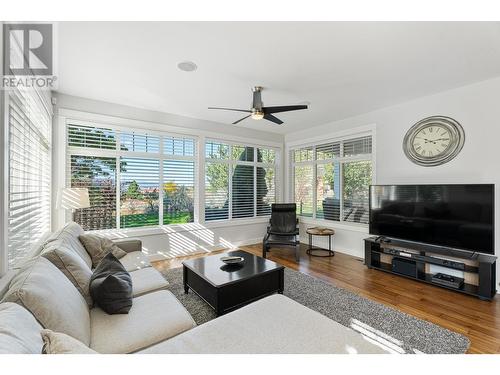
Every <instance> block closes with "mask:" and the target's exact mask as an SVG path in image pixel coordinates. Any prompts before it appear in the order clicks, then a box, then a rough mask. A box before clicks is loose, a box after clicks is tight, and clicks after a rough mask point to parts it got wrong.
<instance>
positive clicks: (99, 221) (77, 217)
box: [68, 154, 116, 231]
mask: <svg viewBox="0 0 500 375" xmlns="http://www.w3.org/2000/svg"><path fill="white" fill-rule="evenodd" d="M68 176H69V186H71V187H73V188H87V189H88V191H89V201H90V207H88V208H81V209H77V210H75V212H74V213H73V220H74V221H75V222H77V223H78V224H80V226H81V227H82V228H83V229H84V230H86V231H88V230H99V229H113V228H116V158H115V157H98V156H87V155H76V154H73V155H71V156H70V157H69V173H68Z"/></svg>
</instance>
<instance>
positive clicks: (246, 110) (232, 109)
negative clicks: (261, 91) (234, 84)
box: [208, 107, 252, 113]
mask: <svg viewBox="0 0 500 375" xmlns="http://www.w3.org/2000/svg"><path fill="white" fill-rule="evenodd" d="M208 109H222V110H224V111H236V112H247V113H252V111H250V110H249V109H236V108H221V107H208Z"/></svg>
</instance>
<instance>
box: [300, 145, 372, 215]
mask: <svg viewBox="0 0 500 375" xmlns="http://www.w3.org/2000/svg"><path fill="white" fill-rule="evenodd" d="M371 152H372V137H371V136H363V137H356V138H352V139H345V140H342V141H335V142H329V143H325V144H318V145H314V146H308V147H303V148H299V149H296V150H292V167H293V172H294V184H293V187H294V195H295V202H296V204H297V213H298V214H299V215H302V216H308V217H314V218H318V219H324V220H332V221H346V222H353V223H363V224H366V223H368V190H369V185H370V184H371V182H372V157H371Z"/></svg>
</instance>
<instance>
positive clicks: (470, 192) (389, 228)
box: [370, 184, 495, 254]
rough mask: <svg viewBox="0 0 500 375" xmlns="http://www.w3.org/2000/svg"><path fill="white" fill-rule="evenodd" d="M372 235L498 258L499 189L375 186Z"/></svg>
mask: <svg viewBox="0 0 500 375" xmlns="http://www.w3.org/2000/svg"><path fill="white" fill-rule="evenodd" d="M370 234H372V235H379V236H384V237H388V238H394V239H401V240H407V241H413V242H421V243H427V244H432V245H439V246H445V247H450V248H455V249H461V250H468V251H474V252H482V253H488V254H494V252H495V248H494V185H493V184H481V185H372V186H370Z"/></svg>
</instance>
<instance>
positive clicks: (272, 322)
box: [0, 223, 387, 354]
mask: <svg viewBox="0 0 500 375" xmlns="http://www.w3.org/2000/svg"><path fill="white" fill-rule="evenodd" d="M82 233H84V232H83V230H82V228H81V227H80V226H79V225H78V224H76V223H69V224H67V225H66V226H65V227H64V228H62V229H61V230H59V231H58V232H56V233H54V234H53V235H52V236H50V237H49V238H48V239H47V240H46V241H44V243H42V244H41V245H40V246H39V248H38V249H37V250H36V251H35V252H34V254H33V256H32V257H31V258H30V259H29V260H28V261H26V263H25V264H23V265H22V266H21V267H20V269H19V270H18V271H17V273H16V274H15V275H14V276H13V278H12V279H11V280H10V282H9V283H8V287H7V288H6V290H4V292H3V295H1V296H0V298H1V303H0V353H24V354H27V353H33V354H40V353H42V347H43V341H42V338H41V335H40V332H41V330H42V329H50V330H52V331H55V332H61V333H64V334H66V335H69V336H71V337H72V338H74V339H76V340H78V341H80V342H81V343H83V344H84V345H85V346H87V347H88V348H90V349H92V350H94V351H95V352H97V353H121V354H124V353H141V354H168V353H353V352H355V353H385V352H387V351H386V350H385V349H384V348H382V347H380V346H379V345H377V344H376V343H374V342H372V341H370V340H369V339H367V338H365V337H363V336H362V335H360V334H359V333H357V332H355V331H353V330H351V329H349V328H346V327H344V326H342V325H340V324H338V323H336V322H334V321H332V320H330V319H328V318H326V317H325V316H323V315H321V314H319V313H317V312H315V311H312V310H310V309H308V308H306V307H304V306H302V305H300V304H299V303H297V302H295V301H293V300H291V299H289V298H287V297H285V296H283V295H274V296H270V297H267V298H264V299H262V300H260V301H257V302H255V303H252V304H250V305H248V306H246V307H243V308H241V309H239V310H236V311H234V312H232V313H229V314H227V315H224V316H222V317H219V318H217V319H214V320H212V321H210V322H208V323H205V324H203V325H201V326H198V327H197V326H196V323H195V322H194V320H193V318H192V317H191V315H190V314H189V313H188V311H187V310H186V309H185V308H184V306H183V305H182V304H181V303H180V302H179V301H178V300H177V299H176V297H175V296H174V295H173V294H172V293H171V292H170V291H169V290H168V286H169V285H168V281H167V280H165V278H164V277H163V276H162V275H161V274H160V273H159V272H158V271H156V270H155V269H154V268H153V267H152V266H151V264H150V262H149V261H148V258H147V256H146V255H145V254H144V253H143V252H142V251H141V242H140V241H139V240H135V239H124V240H118V241H116V242H115V243H116V244H117V245H118V246H119V247H120V248H121V249H123V250H124V251H126V252H127V255H125V256H124V257H123V258H121V259H120V261H121V263H122V264H123V265H124V267H125V269H126V270H127V271H129V272H130V274H131V277H132V284H133V295H134V300H133V306H132V308H131V310H130V312H129V313H128V314H118V315H108V314H107V313H105V312H104V311H103V310H101V309H100V308H98V307H94V306H92V303H91V302H90V303H89V301H86V299H85V297H84V295H83V293H82V291H81V290H79V289H78V288H77V287H76V286H75V285H74V282H73V281H74V280H72V279H73V278H79V279H80V280H81V279H82V278H83V279H86V278H87V277H88V279H89V280H90V276H91V275H92V262H91V259H90V257H89V255H88V254H87V252H86V250H85V248H84V247H83V246H82V244H81V243H80V241H79V240H78V236H79V235H80V234H82ZM54 252H56V253H57V254H58V257H54ZM49 259H51V260H52V261H50V260H49ZM54 259H56V260H54ZM61 269H62V270H63V271H61Z"/></svg>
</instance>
